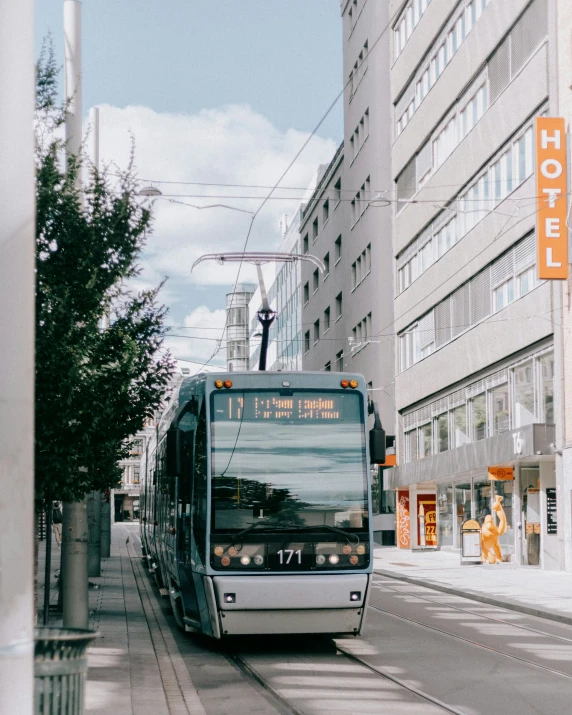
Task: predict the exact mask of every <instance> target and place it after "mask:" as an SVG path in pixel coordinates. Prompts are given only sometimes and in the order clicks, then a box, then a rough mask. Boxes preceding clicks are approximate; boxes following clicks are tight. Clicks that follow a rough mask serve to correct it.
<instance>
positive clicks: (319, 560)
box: [316, 554, 326, 566]
mask: <svg viewBox="0 0 572 715" xmlns="http://www.w3.org/2000/svg"><path fill="white" fill-rule="evenodd" d="M316 563H317V564H318V566H323V565H324V564H325V563H326V557H325V556H324V554H318V555H317V556H316Z"/></svg>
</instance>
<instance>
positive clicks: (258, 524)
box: [234, 521, 292, 541]
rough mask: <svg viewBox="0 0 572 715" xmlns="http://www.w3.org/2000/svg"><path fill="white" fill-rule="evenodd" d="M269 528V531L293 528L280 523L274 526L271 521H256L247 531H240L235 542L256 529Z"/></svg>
mask: <svg viewBox="0 0 572 715" xmlns="http://www.w3.org/2000/svg"><path fill="white" fill-rule="evenodd" d="M262 527H264V528H268V529H277V530H279V531H283V530H285V529H286V530H289V529H291V528H292V527H291V526H290V525H287V524H285V523H284V522H278V523H276V524H273V523H272V522H269V521H255V522H254V524H250V526H247V527H246V529H243V530H242V531H239V532H238V534H236V536H235V537H234V541H238V540H239V539H241V538H242V537H243V536H244V535H245V534H248V533H249V532H250V531H253V530H254V529H257V528H262Z"/></svg>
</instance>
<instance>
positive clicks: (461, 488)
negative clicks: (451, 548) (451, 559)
mask: <svg viewBox="0 0 572 715" xmlns="http://www.w3.org/2000/svg"><path fill="white" fill-rule="evenodd" d="M455 512H456V514H457V539H459V533H460V529H461V524H462V523H463V522H464V521H467V519H470V518H471V485H470V484H455ZM457 545H459V544H457Z"/></svg>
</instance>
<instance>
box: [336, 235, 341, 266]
mask: <svg viewBox="0 0 572 715" xmlns="http://www.w3.org/2000/svg"><path fill="white" fill-rule="evenodd" d="M334 248H335V254H334V255H335V257H336V263H337V262H338V261H339V260H340V259H341V257H342V237H341V236H338V237H337V238H336V241H335V244H334Z"/></svg>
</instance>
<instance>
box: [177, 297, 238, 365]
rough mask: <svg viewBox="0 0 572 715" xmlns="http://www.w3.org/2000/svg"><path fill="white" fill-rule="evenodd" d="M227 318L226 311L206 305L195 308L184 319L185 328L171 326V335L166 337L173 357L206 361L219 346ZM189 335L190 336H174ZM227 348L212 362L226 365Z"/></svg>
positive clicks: (223, 348)
mask: <svg viewBox="0 0 572 715" xmlns="http://www.w3.org/2000/svg"><path fill="white" fill-rule="evenodd" d="M225 320H226V311H224V310H209V309H208V308H207V306H206V305H201V306H199V307H198V308H195V309H194V310H193V311H192V312H191V313H189V315H187V316H186V317H185V319H184V321H183V325H184V326H185V328H181V327H178V328H177V327H171V328H169V331H168V333H169V337H167V338H166V339H165V344H166V347H167V348H169V350H170V351H171V354H172V355H173V357H175V358H177V359H179V360H196V361H198V362H205V361H206V360H208V359H209V358H210V357H211V355H212V354H213V352H214V351H215V349H216V347H217V342H216V341H217V339H219V338H220V337H221V335H222V331H223V328H224V324H225ZM173 336H188V337H173ZM225 358H226V349H225V347H224V344H223V347H222V349H221V350H220V352H219V353H218V354H217V356H216V357H215V358H214V359H213V361H212V364H214V365H224V364H225Z"/></svg>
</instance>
